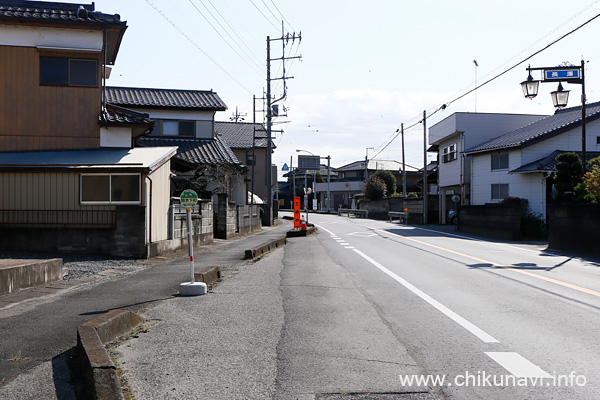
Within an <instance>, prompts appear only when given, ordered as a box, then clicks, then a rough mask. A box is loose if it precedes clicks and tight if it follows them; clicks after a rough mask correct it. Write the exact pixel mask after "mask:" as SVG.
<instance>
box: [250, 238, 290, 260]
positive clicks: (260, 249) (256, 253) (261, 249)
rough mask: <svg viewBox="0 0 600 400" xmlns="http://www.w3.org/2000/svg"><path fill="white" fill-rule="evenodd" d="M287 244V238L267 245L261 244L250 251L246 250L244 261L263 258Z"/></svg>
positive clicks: (272, 241) (275, 240)
mask: <svg viewBox="0 0 600 400" xmlns="http://www.w3.org/2000/svg"><path fill="white" fill-rule="evenodd" d="M286 243H287V240H286V238H285V237H282V238H279V239H274V240H271V241H269V242H267V243H264V244H261V245H260V246H256V247H253V248H251V249H249V250H246V252H245V256H244V259H245V260H254V259H255V258H258V257H261V256H263V255H264V254H266V253H268V252H269V251H271V250H274V249H276V248H278V247H281V246H283V245H285V244H286Z"/></svg>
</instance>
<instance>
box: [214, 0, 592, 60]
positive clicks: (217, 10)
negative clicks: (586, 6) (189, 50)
mask: <svg viewBox="0 0 600 400" xmlns="http://www.w3.org/2000/svg"><path fill="white" fill-rule="evenodd" d="M597 1H600V0H597ZM208 2H209V3H210V5H211V6H212V7H213V8H214V9H215V11H216V12H217V13H218V14H219V16H220V17H221V19H222V20H223V21H224V22H225V23H226V24H227V26H228V27H229V28H230V29H231V31H232V32H233V33H234V34H235V36H237V38H238V39H240V41H241V42H242V43H243V44H244V46H246V48H247V49H248V50H249V51H250V53H251V54H252V56H254V58H255V59H256V61H258V64H259V65H260V66H261V68H262V67H263V65H262V64H261V63H262V60H261V59H260V58H258V56H256V55H255V54H254V53H252V49H250V46H248V45H247V44H246V42H245V41H244V39H243V38H242V37H241V36H240V35H239V34H238V33H237V31H236V30H235V28H234V27H233V26H231V24H230V23H229V22H228V21H227V19H226V18H225V17H224V16H223V14H221V12H220V11H219V9H218V8H217V7H216V6H215V5H214V4H213V2H212V1H211V0H208ZM213 18H214V17H213Z"/></svg>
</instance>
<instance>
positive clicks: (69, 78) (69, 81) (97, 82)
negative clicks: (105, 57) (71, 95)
mask: <svg viewBox="0 0 600 400" xmlns="http://www.w3.org/2000/svg"><path fill="white" fill-rule="evenodd" d="M43 59H54V60H66V61H67V65H66V67H67V71H66V76H67V81H66V82H65V83H62V82H61V83H48V82H47V81H46V82H44V81H42V60H43ZM72 61H85V62H93V63H94V64H95V65H94V70H95V73H94V84H93V85H85V84H75V83H72V78H73V76H72V74H71V68H72V67H71V62H72ZM98 65H99V62H98V59H96V58H85V57H58V56H45V55H40V58H39V69H40V70H39V84H40V86H52V87H83V88H98V87H99V85H100V80H99V79H98V71H99V67H98ZM63 72H64V71H63Z"/></svg>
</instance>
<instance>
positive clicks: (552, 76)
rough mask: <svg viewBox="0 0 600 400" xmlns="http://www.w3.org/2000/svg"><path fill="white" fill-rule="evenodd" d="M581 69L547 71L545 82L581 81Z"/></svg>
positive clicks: (545, 71)
mask: <svg viewBox="0 0 600 400" xmlns="http://www.w3.org/2000/svg"><path fill="white" fill-rule="evenodd" d="M579 78H580V76H579V68H573V69H545V70H544V80H546V81H552V80H567V79H579Z"/></svg>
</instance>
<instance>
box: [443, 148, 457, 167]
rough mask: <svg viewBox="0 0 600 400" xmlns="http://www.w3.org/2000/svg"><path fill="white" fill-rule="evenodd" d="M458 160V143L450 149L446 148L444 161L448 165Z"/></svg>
mask: <svg viewBox="0 0 600 400" xmlns="http://www.w3.org/2000/svg"><path fill="white" fill-rule="evenodd" d="M454 160H456V143H455V144H452V145H450V146H448V147H444V154H443V157H442V161H443V162H445V163H447V162H450V161H454Z"/></svg>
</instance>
